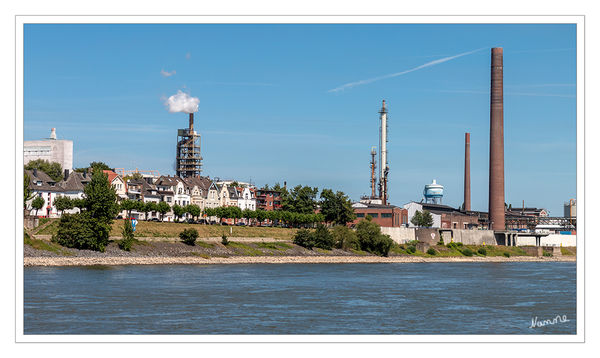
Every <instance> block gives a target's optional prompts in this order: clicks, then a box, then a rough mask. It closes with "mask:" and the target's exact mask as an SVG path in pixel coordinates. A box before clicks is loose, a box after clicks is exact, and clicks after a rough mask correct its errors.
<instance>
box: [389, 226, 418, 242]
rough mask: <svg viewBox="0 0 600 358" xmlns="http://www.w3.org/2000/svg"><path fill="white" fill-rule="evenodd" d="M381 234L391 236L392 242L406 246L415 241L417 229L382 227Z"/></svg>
mask: <svg viewBox="0 0 600 358" xmlns="http://www.w3.org/2000/svg"><path fill="white" fill-rule="evenodd" d="M381 233H382V234H386V235H390V237H391V238H392V240H394V241H395V242H396V243H398V244H404V243H407V242H409V241H413V240H415V229H410V228H405V227H382V228H381Z"/></svg>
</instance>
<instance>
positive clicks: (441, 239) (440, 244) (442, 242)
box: [437, 237, 444, 246]
mask: <svg viewBox="0 0 600 358" xmlns="http://www.w3.org/2000/svg"><path fill="white" fill-rule="evenodd" d="M437 245H438V246H444V239H443V238H441V237H440V241H438V242H437Z"/></svg>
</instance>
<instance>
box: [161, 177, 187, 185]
mask: <svg viewBox="0 0 600 358" xmlns="http://www.w3.org/2000/svg"><path fill="white" fill-rule="evenodd" d="M180 181H182V180H181V178H179V177H172V176H164V175H162V176H161V177H160V178H158V180H157V181H156V185H161V186H175V185H177V184H178V183H179V182H180Z"/></svg>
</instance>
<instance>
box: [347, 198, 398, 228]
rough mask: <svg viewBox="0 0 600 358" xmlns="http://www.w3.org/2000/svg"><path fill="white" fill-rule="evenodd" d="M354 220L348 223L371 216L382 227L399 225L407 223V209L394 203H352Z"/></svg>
mask: <svg viewBox="0 0 600 358" xmlns="http://www.w3.org/2000/svg"><path fill="white" fill-rule="evenodd" d="M352 208H353V209H354V213H355V214H356V220H354V221H353V222H351V223H350V224H349V225H356V224H358V222H359V221H361V220H363V219H364V218H366V217H367V215H369V216H371V217H372V218H373V222H375V223H377V224H378V225H379V226H382V227H400V226H406V225H407V224H408V210H406V209H403V208H400V207H397V206H395V205H382V204H367V203H354V204H352Z"/></svg>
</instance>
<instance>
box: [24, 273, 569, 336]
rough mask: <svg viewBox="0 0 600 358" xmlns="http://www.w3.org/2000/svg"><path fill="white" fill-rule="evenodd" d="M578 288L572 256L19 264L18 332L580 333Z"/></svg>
mask: <svg viewBox="0 0 600 358" xmlns="http://www.w3.org/2000/svg"><path fill="white" fill-rule="evenodd" d="M575 293H576V266H575V263H573V262H552V263H545V262H539V263H538V262H511V263H399V264H279V265H273V264H271V265H259V264H253V265H172V266H169V265H164V266H159V265H157V266H93V267H26V268H25V269H24V298H25V301H24V314H25V316H24V333H25V334H576V294H575ZM557 315H560V316H563V315H566V318H567V320H568V322H558V323H556V324H553V325H546V326H544V327H537V328H530V326H531V325H532V319H535V317H537V318H538V321H543V320H547V319H554V318H555V317H556V316H557Z"/></svg>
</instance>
